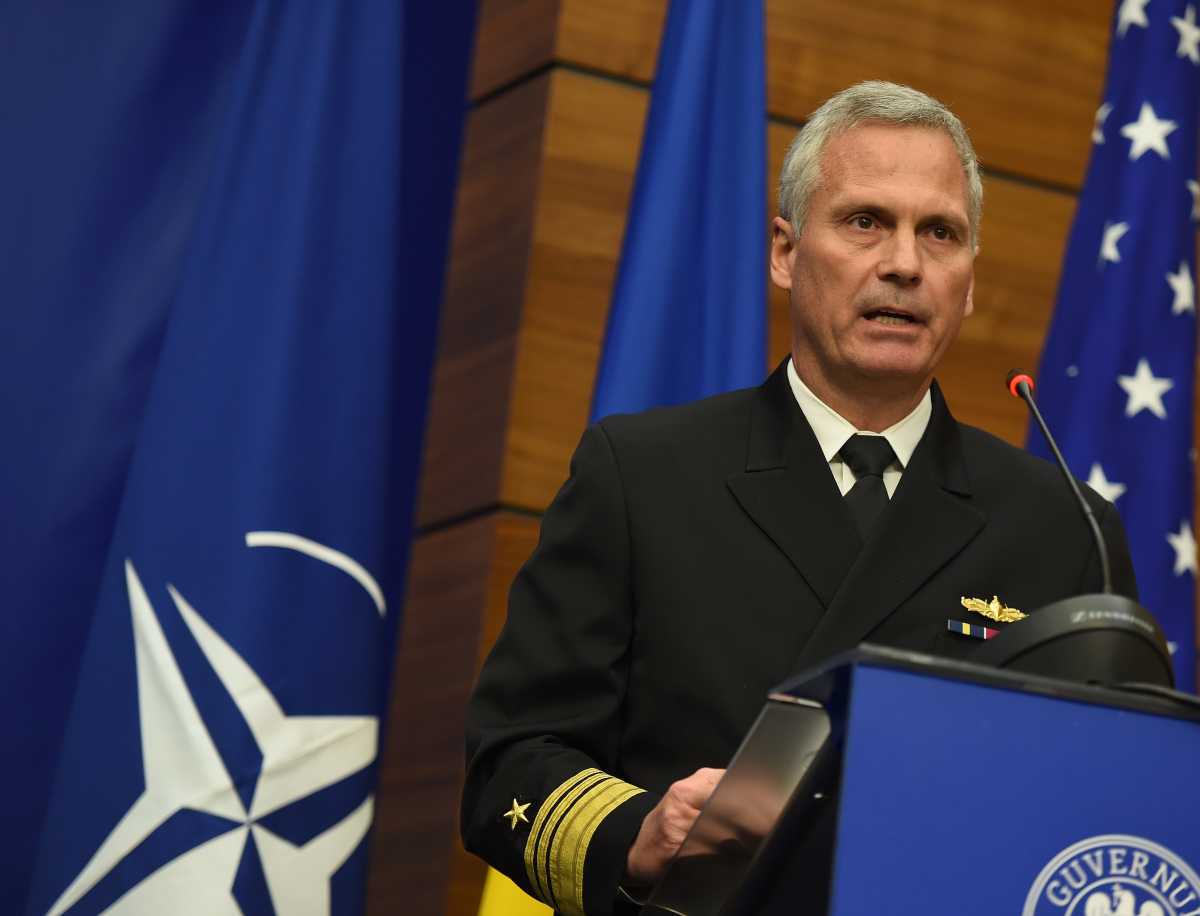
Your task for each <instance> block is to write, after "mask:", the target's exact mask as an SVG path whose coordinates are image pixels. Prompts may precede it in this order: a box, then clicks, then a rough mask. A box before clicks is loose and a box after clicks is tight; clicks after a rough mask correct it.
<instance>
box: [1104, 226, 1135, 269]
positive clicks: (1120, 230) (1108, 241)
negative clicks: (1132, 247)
mask: <svg viewBox="0 0 1200 916" xmlns="http://www.w3.org/2000/svg"><path fill="white" fill-rule="evenodd" d="M1128 231H1129V223H1105V224H1104V238H1103V239H1102V240H1101V241H1100V260H1101V261H1112V262H1113V263H1114V264H1116V263H1117V262H1118V261H1120V260H1121V252H1120V251H1118V250H1117V242H1119V241H1121V238H1122V236H1124V235H1125V233H1126V232H1128Z"/></svg>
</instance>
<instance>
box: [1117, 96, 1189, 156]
mask: <svg viewBox="0 0 1200 916" xmlns="http://www.w3.org/2000/svg"><path fill="white" fill-rule="evenodd" d="M1178 126H1179V125H1178V124H1176V123H1175V122H1174V121H1168V120H1166V119H1165V118H1159V117H1158V116H1157V115H1155V113H1154V106H1153V105H1151V104H1150V103H1149V102H1142V109H1141V111H1140V112H1138V119H1137V120H1136V121H1130V122H1129V123H1128V124H1126V125H1125V126H1124V127H1122V128H1121V136H1123V137H1128V138H1129V139H1130V140H1131V141H1132V142H1131V143H1130V144H1129V158H1130V159H1131V160H1133V161H1136V160H1138V159H1139V158H1141V155H1142V153H1144V152H1146V151H1147V150H1154V152H1156V153H1158V154H1159V155H1160V156H1162V157H1163V158H1164V159H1170V158H1171V151H1170V150H1169V149H1168V148H1167V136H1168V135H1169V134H1170V133H1171V132H1173V131H1174V130H1175V128H1177V127H1178Z"/></svg>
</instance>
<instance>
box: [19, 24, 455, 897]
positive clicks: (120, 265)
mask: <svg viewBox="0 0 1200 916" xmlns="http://www.w3.org/2000/svg"><path fill="white" fill-rule="evenodd" d="M28 6H29V8H28V11H27V12H22V11H21V10H18V9H16V8H14V7H10V8H9V9H8V10H7V11H6V12H5V14H4V16H3V19H4V21H3V25H4V28H3V29H2V30H0V31H3V33H4V35H5V45H6V46H5V47H4V49H3V50H4V51H5V53H4V54H3V55H0V57H3V61H4V62H3V63H2V64H0V67H2V68H3V74H2V75H3V76H4V79H3V80H0V84H2V85H3V87H4V88H3V89H0V92H3V93H4V97H5V106H4V107H5V110H6V112H7V113H8V115H9V119H8V123H9V126H10V137H9V141H10V142H7V143H6V145H5V147H4V149H3V150H2V151H0V195H2V197H0V200H2V201H3V203H5V204H6V208H5V209H6V212H7V213H8V214H9V215H10V218H9V219H7V220H5V221H4V223H5V227H4V228H2V229H0V232H2V233H3V234H4V238H3V244H2V245H0V249H2V250H3V251H4V254H3V255H2V257H4V259H5V264H4V267H5V269H4V270H2V271H0V292H2V293H3V297H2V298H3V301H4V302H5V309H4V311H5V317H4V319H3V323H4V334H2V335H0V338H2V341H0V348H2V350H3V352H2V353H0V381H2V382H3V384H0V390H2V391H3V394H2V395H0V397H2V398H3V401H2V408H3V412H2V413H0V421H2V422H3V423H4V425H5V427H6V436H5V447H4V454H5V462H4V468H5V473H4V477H3V479H0V486H2V487H3V492H2V493H0V504H2V505H3V506H4V509H3V513H4V516H5V521H4V526H3V531H4V544H3V546H4V552H3V558H2V559H0V564H2V565H0V589H2V590H0V596H2V599H3V602H4V605H5V613H4V614H3V615H0V617H2V618H3V619H4V624H3V625H4V627H5V630H4V639H3V643H2V644H3V650H2V651H3V653H4V660H3V665H0V669H2V670H3V672H4V673H3V675H0V677H3V687H4V691H5V697H4V698H5V701H6V702H5V708H6V711H7V713H8V714H9V715H10V716H11V717H12V718H11V719H10V722H9V723H7V725H8V727H9V731H10V734H11V735H13V736H19V737H16V738H15V740H16V741H17V742H18V743H17V745H16V747H14V745H13V744H12V740H13V739H12V738H10V740H9V743H8V744H7V748H6V752H5V753H4V754H3V755H0V757H2V758H3V759H2V762H0V773H3V777H4V778H3V784H4V786H5V790H6V795H5V808H6V830H5V832H4V838H3V840H0V859H2V861H3V865H0V868H2V869H3V873H2V877H3V884H2V886H0V901H3V902H2V903H0V910H3V912H4V913H22V912H25V913H30V914H35V913H36V914H44V913H54V914H59V913H62V914H80V916H82V914H95V913H100V912H110V913H116V914H121V913H138V914H141V913H171V914H176V916H191V914H195V916H201V914H203V916H213V914H224V913H231V914H232V913H246V914H249V913H255V914H268V913H276V914H291V913H306V914H308V913H318V914H320V913H329V914H341V913H352V912H359V911H361V909H362V903H363V896H364V891H365V882H364V878H365V870H366V861H367V855H366V842H365V839H366V836H367V833H368V830H369V827H370V825H371V822H372V814H373V810H374V786H375V770H376V763H377V759H378V754H379V750H380V746H381V745H380V728H381V721H382V717H383V714H384V711H385V709H386V690H387V685H388V683H389V682H390V667H391V659H392V657H393V652H394V645H395V637H396V633H397V624H398V619H399V615H400V611H401V604H402V595H403V590H402V589H403V578H404V572H405V566H406V560H407V554H408V542H409V537H410V531H411V521H412V509H413V500H414V495H415V480H416V467H417V462H418V460H419V453H420V433H421V430H422V428H423V420H424V412H425V402H426V395H427V390H428V379H429V369H430V365H431V362H432V351H433V338H434V328H435V325H436V309H437V301H438V292H437V290H438V286H439V285H440V282H441V274H442V265H443V264H444V254H445V247H446V240H447V237H448V226H449V211H450V202H451V200H452V197H453V194H452V191H453V178H454V172H455V162H456V160H457V149H458V139H459V135H460V131H461V122H462V115H463V111H464V107H465V105H464V101H463V100H464V98H465V83H466V62H467V58H468V55H469V46H470V36H471V31H472V27H473V18H474V17H473V10H472V9H471V8H470V6H469V5H466V4H461V5H455V10H454V11H448V10H447V11H441V12H437V13H434V12H430V10H431V9H432V7H431V6H430V5H428V4H423V3H416V2H413V3H397V2H395V0H354V2H348V3H339V4H331V3H327V2H325V0H287V2H283V0H254V2H250V3H237V4H217V5H215V6H214V5H213V4H211V3H208V2H204V0H144V2H140V3H138V2H135V3H126V4H118V5H117V6H115V7H114V6H111V5H103V6H98V7H97V8H96V10H95V11H94V12H93V11H92V10H91V6H90V5H88V4H83V5H80V4H74V3H66V2H61V3H58V2H55V0H50V2H49V3H41V2H39V3H30V4H29V5H28ZM47 7H51V8H47ZM54 7H59V8H54Z"/></svg>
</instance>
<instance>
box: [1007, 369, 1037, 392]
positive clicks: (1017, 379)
mask: <svg viewBox="0 0 1200 916" xmlns="http://www.w3.org/2000/svg"><path fill="white" fill-rule="evenodd" d="M1022 382H1024V383H1025V384H1026V385H1028V386H1029V390H1030V391H1033V389H1034V384H1033V376H1032V375H1030V374H1029V373H1028V372H1025V371H1023V370H1021V369H1010V370H1009V372H1008V378H1006V379H1005V383H1006V384H1007V386H1008V393H1009V394H1011V395H1012V396H1013V397H1014V398H1019V397H1020V396H1021V392H1020V390H1019V389H1020V385H1021V383H1022Z"/></svg>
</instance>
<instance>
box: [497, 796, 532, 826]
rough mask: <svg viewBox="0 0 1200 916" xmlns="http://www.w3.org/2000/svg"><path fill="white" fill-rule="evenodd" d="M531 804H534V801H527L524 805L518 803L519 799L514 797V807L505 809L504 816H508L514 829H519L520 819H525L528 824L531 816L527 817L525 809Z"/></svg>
mask: <svg viewBox="0 0 1200 916" xmlns="http://www.w3.org/2000/svg"><path fill="white" fill-rule="evenodd" d="M531 804H533V803H532V802H525V804H523V805H518V804H517V800H516V799H515V798H514V799H513V803H512V807H511V808H509V809H508V810H507V811H505V812H504V814H503V817H506V818H508V820H509V823H510V824H512V829H513V830H516V829H517V822H518V821H524V822H525V823H526V824H528V823H529V818H527V817H526V816H525V809H526V808H528V807H529V806H530V805H531Z"/></svg>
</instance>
